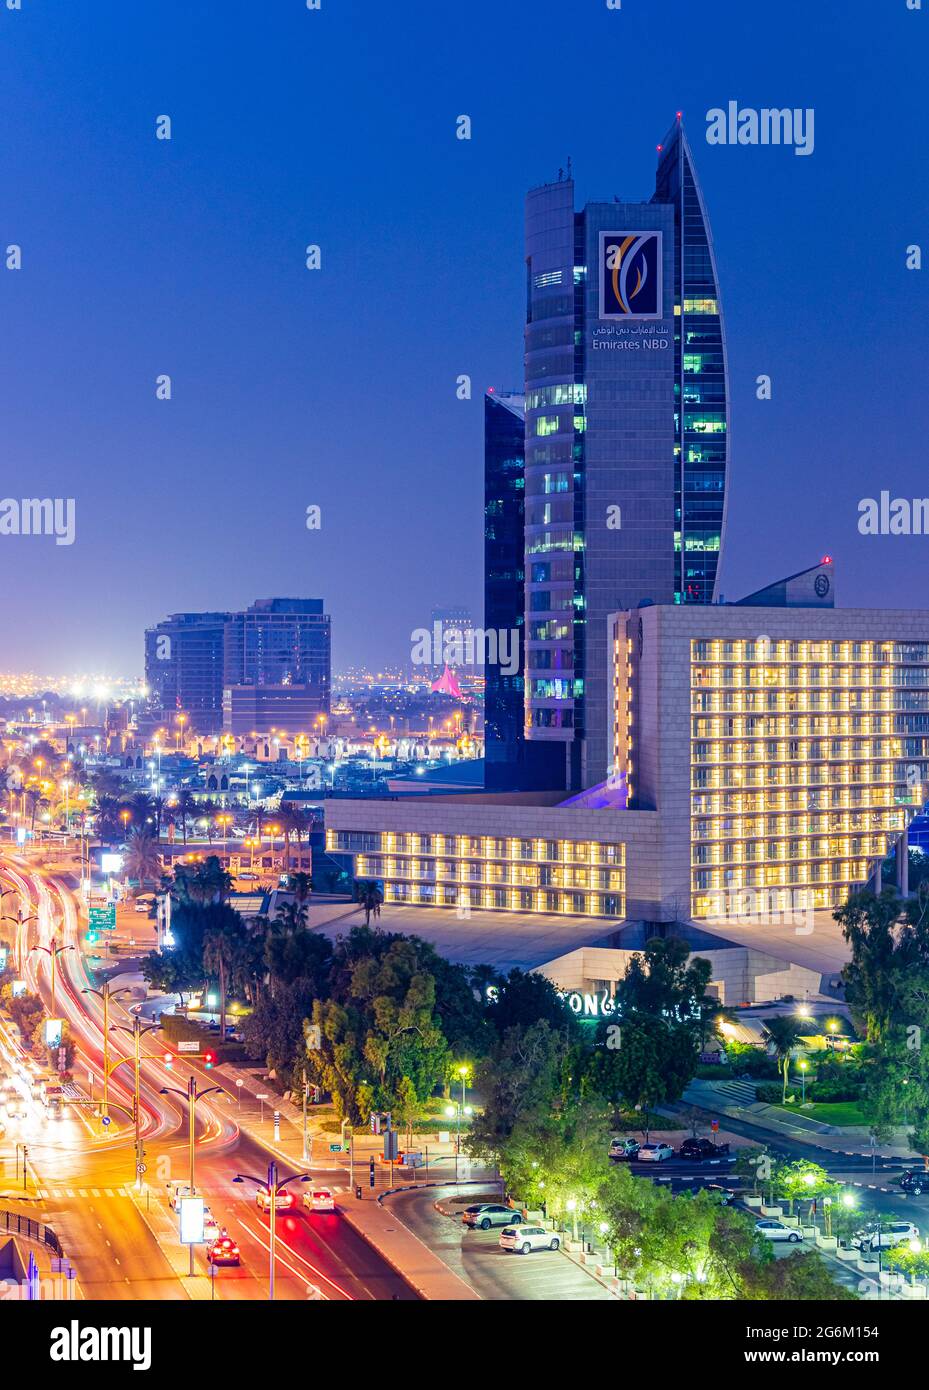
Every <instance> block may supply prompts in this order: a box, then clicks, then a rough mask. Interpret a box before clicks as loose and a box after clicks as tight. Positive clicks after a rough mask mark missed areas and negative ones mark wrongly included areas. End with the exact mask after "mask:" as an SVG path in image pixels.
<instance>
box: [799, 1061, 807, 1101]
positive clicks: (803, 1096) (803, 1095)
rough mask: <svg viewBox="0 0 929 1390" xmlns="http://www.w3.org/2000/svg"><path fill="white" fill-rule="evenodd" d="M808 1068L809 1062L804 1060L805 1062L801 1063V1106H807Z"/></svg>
mask: <svg viewBox="0 0 929 1390" xmlns="http://www.w3.org/2000/svg"><path fill="white" fill-rule="evenodd" d="M808 1066H809V1063H808V1062H807V1061H806V1059H805V1058H804V1059H803V1061H801V1063H800V1086H801V1088H802V1089H801V1095H800V1104H801V1105H806V1069H807V1067H808Z"/></svg>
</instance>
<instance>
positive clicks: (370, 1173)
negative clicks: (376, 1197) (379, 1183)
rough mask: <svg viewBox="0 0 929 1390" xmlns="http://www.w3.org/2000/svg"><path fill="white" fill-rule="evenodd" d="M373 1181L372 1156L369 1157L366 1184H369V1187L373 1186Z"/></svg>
mask: <svg viewBox="0 0 929 1390" xmlns="http://www.w3.org/2000/svg"><path fill="white" fill-rule="evenodd" d="M374 1181H375V1179H374V1159H373V1158H372V1159H371V1163H370V1166H369V1168H368V1186H369V1187H373V1186H374Z"/></svg>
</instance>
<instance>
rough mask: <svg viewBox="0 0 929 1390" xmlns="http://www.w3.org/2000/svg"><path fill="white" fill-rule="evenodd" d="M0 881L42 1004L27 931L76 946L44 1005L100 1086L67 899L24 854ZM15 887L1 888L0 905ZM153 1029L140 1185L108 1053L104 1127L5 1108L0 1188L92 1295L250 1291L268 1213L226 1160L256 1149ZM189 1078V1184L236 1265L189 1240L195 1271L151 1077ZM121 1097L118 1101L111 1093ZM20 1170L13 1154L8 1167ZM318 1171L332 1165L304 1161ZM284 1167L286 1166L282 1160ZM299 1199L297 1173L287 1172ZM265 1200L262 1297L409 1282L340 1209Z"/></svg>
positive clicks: (257, 1170) (184, 1158)
mask: <svg viewBox="0 0 929 1390" xmlns="http://www.w3.org/2000/svg"><path fill="white" fill-rule="evenodd" d="M0 881H2V887H3V889H4V890H5V891H11V892H12V893H13V894H14V895H15V896H16V898H18V901H19V908H20V909H21V912H22V916H23V917H24V918H29V917H32V916H34V917H35V918H36V919H37V920H35V921H33V922H27V923H26V924H25V925H24V926H23V927H22V928H21V929H20V931H19V933H18V941H17V949H18V957H19V965H20V976H21V978H23V979H24V980H25V981H26V983H27V987H28V988H29V990H30V991H31V992H34V993H38V994H41V995H42V997H43V999H44V1000H45V1002H46V1006H47V1007H50V1004H51V978H50V958H49V956H48V955H47V954H44V953H41V952H36V951H35V950H34V948H35V947H36V946H49V945H51V943H52V941H53V940H54V941H56V942H57V943H58V944H61V945H65V946H73V947H74V949H73V950H68V951H67V952H65V953H63V954H61V955H60V956H59V957H58V970H57V978H56V989H55V994H56V1013H57V1015H58V1016H60V1017H63V1018H66V1019H68V1021H69V1023H70V1025H71V1030H72V1037H73V1038H74V1040H75V1044H76V1058H75V1064H74V1074H75V1077H76V1078H77V1079H78V1080H85V1078H86V1076H87V1074H88V1073H92V1074H93V1075H94V1077H95V1082H96V1086H97V1097H98V1100H99V1088H100V1079H101V1078H102V1076H103V1071H104V1067H103V1002H102V1000H101V999H100V998H99V997H98V996H97V995H96V994H88V993H85V992H84V991H85V990H87V989H89V988H91V987H94V988H97V987H98V984H97V981H96V980H95V979H94V978H93V977H92V976H90V975H89V974H88V971H87V966H86V962H85V960H84V957H83V953H82V950H81V946H82V942H81V940H80V938H79V931H80V923H79V917H78V911H77V904H76V900H75V898H74V895H73V893H72V892H71V890H70V887H69V885H68V884H67V882H66V881H65V880H63V879H61V878H59V877H57V876H56V875H54V874H51V873H43V871H42V870H41V869H39V868H36V867H35V866H34V865H32V864H27V863H26V862H25V861H23V860H22V859H18V858H17V859H9V858H7V859H4V860H3V861H2V862H0ZM11 901H12V899H10V898H8V899H6V900H5V904H6V905H5V908H4V910H5V911H7V912H9V911H10V903H11ZM132 1008H133V1005H132V1001H131V999H129V998H128V997H125V996H124V997H122V998H120V999H111V1000H110V1003H109V1023H110V1025H111V1032H110V1064H111V1067H112V1064H113V1062H114V1061H116V1060H117V1059H118V1058H119V1057H120V1055H124V1056H128V1055H129V1053H130V1052H131V1050H132V1042H131V1039H130V1038H128V1036H127V1035H126V1034H125V1033H122V1032H120V1031H112V1030H113V1026H114V1025H115V1026H116V1028H117V1029H118V1028H119V1027H129V1026H131V1024H132V1013H131V1012H130V1011H131V1009H132ZM155 1037H157V1035H150V1036H147V1037H145V1038H143V1040H142V1044H141V1049H140V1051H141V1058H142V1060H141V1067H140V1097H141V1107H140V1115H141V1121H140V1124H141V1131H142V1139H143V1143H144V1146H145V1162H146V1174H145V1178H144V1183H145V1187H144V1188H143V1189H142V1190H139V1187H138V1185H137V1184H136V1183H135V1182H134V1181H133V1179H134V1176H135V1140H134V1130H133V1125H132V1122H131V1110H132V1096H133V1090H132V1083H133V1066H132V1064H131V1059H130V1061H129V1064H127V1065H120V1066H118V1067H117V1069H116V1071H115V1073H114V1074H113V1075H112V1078H111V1082H110V1093H109V1098H110V1113H111V1116H112V1121H113V1122H112V1123H111V1124H110V1126H109V1127H108V1128H106V1129H104V1127H103V1126H102V1125H101V1124H100V1123H99V1121H98V1120H97V1119H96V1118H95V1115H94V1113H93V1109H92V1108H91V1107H89V1106H88V1107H85V1108H83V1109H82V1108H80V1107H78V1106H76V1105H68V1106H66V1107H65V1111H64V1114H63V1115H62V1116H61V1117H60V1118H49V1117H48V1115H47V1114H46V1112H45V1110H44V1107H43V1106H42V1105H41V1104H40V1103H38V1102H34V1101H30V1102H28V1103H27V1114H26V1116H25V1117H24V1118H22V1119H5V1120H4V1124H5V1126H6V1134H5V1136H4V1137H3V1138H2V1139H0V1155H2V1158H3V1162H2V1166H0V1202H2V1203H3V1204H4V1205H7V1206H15V1208H16V1209H17V1210H20V1211H23V1212H24V1213H28V1215H30V1216H32V1217H33V1218H34V1219H36V1220H39V1221H43V1222H45V1223H46V1224H47V1225H49V1226H51V1227H52V1228H53V1229H54V1230H55V1231H56V1232H57V1233H58V1235H59V1237H60V1238H61V1240H62V1242H63V1244H64V1247H65V1251H66V1254H67V1256H68V1257H69V1258H70V1259H71V1260H72V1261H73V1262H74V1264H75V1266H76V1268H77V1270H78V1277H79V1281H80V1288H81V1292H82V1295H83V1296H84V1297H85V1298H90V1299H94V1298H100V1299H104V1298H105V1299H132V1300H138V1299H186V1298H192V1297H193V1298H204V1297H216V1298H221V1299H250V1300H255V1299H263V1298H267V1297H268V1296H269V1268H268V1267H269V1216H268V1215H267V1214H266V1213H264V1212H261V1211H259V1209H258V1208H257V1205H256V1203H255V1199H254V1193H255V1188H256V1185H255V1184H254V1183H242V1184H235V1183H234V1182H233V1178H234V1177H235V1176H236V1174H238V1173H243V1174H249V1175H254V1176H256V1177H263V1176H264V1175H266V1173H267V1165H268V1159H269V1155H268V1153H267V1152H266V1151H265V1150H264V1149H263V1148H262V1146H261V1145H260V1144H259V1143H257V1142H256V1141H254V1140H253V1139H251V1138H250V1137H249V1136H248V1135H247V1134H245V1133H243V1132H242V1131H241V1130H240V1129H239V1126H238V1124H237V1123H236V1122H235V1116H234V1101H235V1097H234V1096H233V1095H232V1094H231V1093H230V1092H229V1091H228V1090H226V1088H225V1086H223V1085H219V1086H217V1077H216V1076H215V1074H214V1073H212V1072H211V1071H210V1070H207V1069H205V1068H204V1067H203V1066H201V1064H200V1063H199V1062H194V1061H193V1060H191V1061H190V1062H186V1061H185V1064H184V1066H183V1068H180V1067H176V1066H172V1067H171V1068H170V1069H169V1068H168V1067H167V1066H166V1065H165V1062H164V1058H163V1050H160V1049H159V1047H158V1043H157V1041H155V1040H154V1039H155ZM16 1060H17V1049H16V1045H15V1040H14V1039H13V1038H12V1036H11V1034H10V1033H9V1032H7V1033H6V1034H4V1035H2V1036H0V1070H6V1072H7V1073H8V1074H12V1072H13V1068H14V1066H15V1062H16ZM191 1073H192V1074H193V1075H195V1076H196V1078H197V1086H198V1089H201V1090H202V1089H205V1088H207V1087H216V1088H217V1089H216V1090H215V1091H214V1092H213V1094H211V1095H208V1096H207V1097H206V1098H205V1099H203V1100H201V1101H198V1104H197V1130H196V1133H197V1143H196V1188H197V1191H198V1193H199V1194H201V1195H203V1196H204V1197H205V1198H206V1201H207V1204H208V1206H209V1207H210V1209H211V1211H212V1213H213V1215H214V1217H215V1219H216V1221H217V1223H218V1224H219V1225H220V1226H221V1227H226V1228H227V1230H228V1232H229V1234H230V1235H232V1236H233V1237H234V1238H235V1240H236V1241H237V1243H238V1245H239V1249H240V1252H241V1256H242V1264H241V1266H240V1267H226V1268H222V1269H219V1270H216V1271H215V1280H213V1281H211V1280H210V1279H209V1277H208V1268H207V1265H206V1260H205V1252H204V1250H203V1249H202V1248H201V1249H198V1250H197V1251H196V1253H195V1269H196V1270H197V1274H196V1275H195V1278H194V1279H193V1280H191V1279H190V1278H189V1276H188V1274H187V1261H188V1255H187V1251H186V1249H182V1248H181V1247H180V1246H179V1243H178V1233H177V1217H176V1216H175V1215H174V1213H173V1212H172V1211H171V1210H170V1207H169V1203H168V1196H167V1190H166V1184H167V1183H168V1181H169V1180H171V1179H175V1180H180V1181H186V1180H187V1177H188V1143H187V1118H186V1102H185V1101H184V1100H182V1099H181V1098H180V1097H175V1096H173V1095H163V1094H162V1088H171V1087H173V1088H179V1089H181V1090H183V1089H185V1087H186V1083H187V1078H188V1076H189V1075H190V1074H191ZM119 1107H124V1108H123V1109H120V1108H119ZM23 1143H25V1144H27V1145H28V1148H29V1165H28V1173H27V1189H26V1191H25V1192H24V1191H23V1187H22V1181H21V1177H20V1180H19V1181H17V1179H16V1168H15V1166H14V1164H15V1154H16V1145H17V1144H23ZM19 1171H20V1174H21V1168H20V1170H19ZM309 1171H310V1173H311V1175H312V1176H313V1177H314V1178H315V1179H316V1180H317V1181H321V1180H322V1179H324V1178H328V1179H329V1180H330V1181H331V1179H332V1176H333V1175H332V1170H331V1169H324V1168H310V1170H309ZM281 1176H282V1177H284V1176H288V1174H286V1173H282V1174H281ZM294 1190H295V1192H296V1193H297V1196H298V1201H299V1194H300V1191H301V1187H300V1185H299V1184H294ZM297 1211H298V1212H299V1214H296V1215H290V1214H288V1213H285V1212H279V1213H278V1219H277V1237H278V1244H277V1261H276V1277H275V1297H276V1298H283V1299H298V1300H306V1298H307V1297H308V1291H309V1292H310V1293H313V1295H314V1296H316V1295H315V1290H318V1291H319V1296H321V1297H322V1298H325V1299H332V1300H336V1301H341V1300H346V1299H348V1300H354V1299H367V1300H370V1299H389V1300H392V1299H396V1298H399V1299H412V1298H414V1297H415V1295H414V1294H413V1293H412V1291H411V1290H410V1289H409V1287H408V1286H407V1285H406V1284H405V1283H404V1281H403V1280H402V1279H401V1278H400V1277H399V1276H398V1275H397V1274H396V1273H395V1271H394V1270H393V1269H392V1268H391V1267H390V1266H389V1265H388V1264H387V1263H386V1262H385V1261H384V1260H383V1259H382V1258H381V1257H380V1256H379V1255H378V1254H377V1253H376V1252H375V1251H374V1250H373V1249H372V1248H371V1247H370V1246H369V1245H368V1244H367V1243H366V1242H365V1241H364V1240H363V1239H362V1238H361V1237H360V1236H359V1235H358V1234H357V1233H356V1232H355V1230H354V1229H353V1228H352V1227H351V1226H350V1225H349V1224H348V1223H347V1222H343V1221H342V1219H341V1217H340V1216H339V1215H338V1214H337V1213H322V1212H306V1213H305V1214H304V1213H303V1210H302V1207H300V1206H298V1207H297Z"/></svg>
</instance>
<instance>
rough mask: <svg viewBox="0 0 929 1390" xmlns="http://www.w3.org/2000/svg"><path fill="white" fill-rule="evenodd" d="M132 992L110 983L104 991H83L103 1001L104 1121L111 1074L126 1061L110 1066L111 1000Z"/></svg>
mask: <svg viewBox="0 0 929 1390" xmlns="http://www.w3.org/2000/svg"><path fill="white" fill-rule="evenodd" d="M131 992H132V991H131V990H130V989H128V988H127V987H125V986H124V987H123V988H122V989H112V988H111V986H110V985H109V983H107V984H105V985H104V986H103V988H102V989H89V988H88V989H82V990H81V993H82V994H95V995H96V996H97V998H98V999H102V1000H103V1111H102V1118H103V1119H107V1118H108V1116H109V1113H110V1111H109V1104H110V1072H111V1071H115V1070H116V1067H118V1066H119V1062H122V1061H124V1060H125V1059H124V1058H122V1057H120V1059H119V1062H117V1063H116V1064H115V1065H114V1066H113V1067H111V1066H110V1000H111V999H118V998H119V996H120V995H121V994H130V993H131ZM127 1032H128V1029H127Z"/></svg>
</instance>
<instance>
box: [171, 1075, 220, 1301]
mask: <svg viewBox="0 0 929 1390" xmlns="http://www.w3.org/2000/svg"><path fill="white" fill-rule="evenodd" d="M221 1090H222V1087H221V1086H204V1088H203V1090H202V1091H198V1090H197V1078H196V1077H195V1076H193V1075H192V1076H191V1077H190V1080H189V1081H188V1082H187V1090H186V1091H181V1090H179V1089H178V1088H177V1086H162V1088H161V1094H162V1095H163V1096H169V1095H174V1096H180V1097H181V1099H182V1100H186V1101H187V1133H188V1139H189V1153H188V1166H189V1170H190V1179H189V1182H188V1186H189V1188H190V1196H191V1197H193V1196H194V1195H195V1192H194V1141H195V1137H196V1132H197V1101H198V1100H202V1099H203V1097H204V1096H208V1095H209V1094H210V1092H211V1091H221ZM193 1272H194V1247H193V1246H191V1247H190V1273H191V1274H193Z"/></svg>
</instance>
